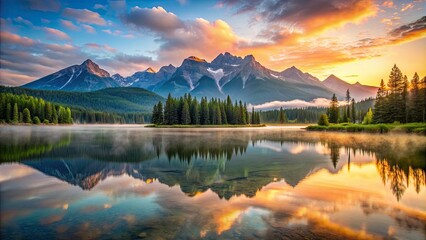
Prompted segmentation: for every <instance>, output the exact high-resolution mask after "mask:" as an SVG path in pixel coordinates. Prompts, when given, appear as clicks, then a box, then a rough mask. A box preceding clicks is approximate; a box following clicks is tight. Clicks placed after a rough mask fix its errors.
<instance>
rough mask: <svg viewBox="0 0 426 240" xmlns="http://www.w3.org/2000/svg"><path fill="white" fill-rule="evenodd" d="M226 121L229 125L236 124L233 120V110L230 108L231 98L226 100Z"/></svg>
mask: <svg viewBox="0 0 426 240" xmlns="http://www.w3.org/2000/svg"><path fill="white" fill-rule="evenodd" d="M226 119H227V120H228V123H229V124H236V122H235V118H234V108H233V106H232V100H231V97H229V95H228V97H227V98H226Z"/></svg>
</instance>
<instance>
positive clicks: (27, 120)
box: [22, 108, 32, 123]
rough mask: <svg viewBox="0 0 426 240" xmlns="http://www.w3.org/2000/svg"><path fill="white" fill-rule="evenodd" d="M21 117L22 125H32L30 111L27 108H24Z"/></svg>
mask: <svg viewBox="0 0 426 240" xmlns="http://www.w3.org/2000/svg"><path fill="white" fill-rule="evenodd" d="M22 115H23V117H22V118H23V119H22V121H23V122H24V123H32V121H31V113H30V110H28V108H24V110H23V111H22Z"/></svg>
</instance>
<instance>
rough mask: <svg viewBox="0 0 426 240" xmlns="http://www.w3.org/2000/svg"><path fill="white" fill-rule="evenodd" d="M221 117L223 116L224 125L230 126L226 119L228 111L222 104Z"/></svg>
mask: <svg viewBox="0 0 426 240" xmlns="http://www.w3.org/2000/svg"><path fill="white" fill-rule="evenodd" d="M220 115H221V116H222V124H225V125H226V124H228V119H226V111H225V104H224V102H222V104H220Z"/></svg>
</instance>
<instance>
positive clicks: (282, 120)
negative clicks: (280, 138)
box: [279, 107, 286, 124]
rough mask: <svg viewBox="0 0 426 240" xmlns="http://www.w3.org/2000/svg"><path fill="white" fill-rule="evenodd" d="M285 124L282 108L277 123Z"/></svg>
mask: <svg viewBox="0 0 426 240" xmlns="http://www.w3.org/2000/svg"><path fill="white" fill-rule="evenodd" d="M285 122H286V117H285V113H284V110H283V108H282V107H280V115H279V123H281V124H283V123H285Z"/></svg>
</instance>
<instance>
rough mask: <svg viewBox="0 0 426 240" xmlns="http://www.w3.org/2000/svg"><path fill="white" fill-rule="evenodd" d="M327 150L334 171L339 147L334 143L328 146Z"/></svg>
mask: <svg viewBox="0 0 426 240" xmlns="http://www.w3.org/2000/svg"><path fill="white" fill-rule="evenodd" d="M328 148H329V149H330V158H331V162H332V163H333V167H334V169H336V166H337V162H338V161H339V152H340V146H339V145H338V144H336V143H334V142H331V143H329V144H328Z"/></svg>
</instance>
